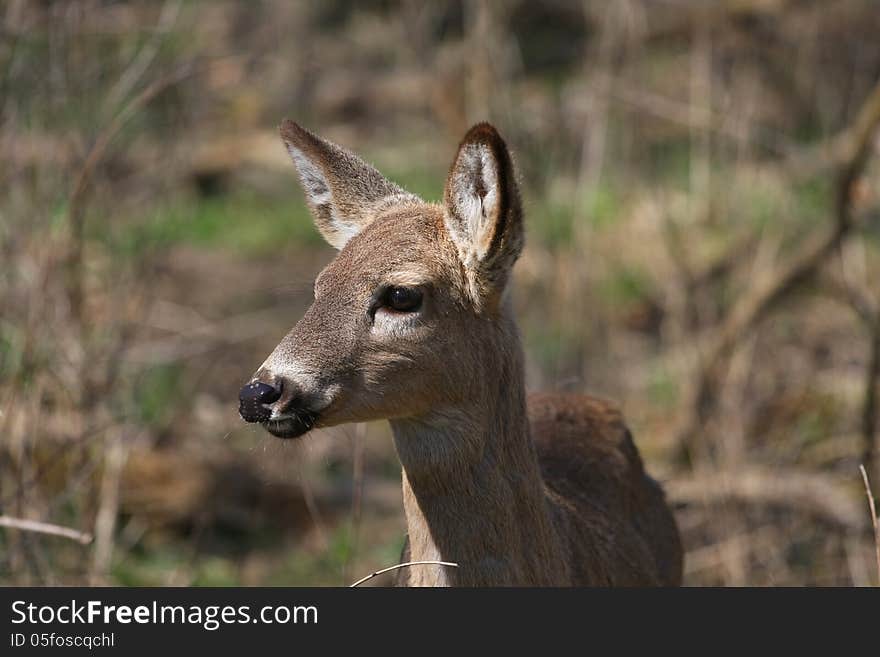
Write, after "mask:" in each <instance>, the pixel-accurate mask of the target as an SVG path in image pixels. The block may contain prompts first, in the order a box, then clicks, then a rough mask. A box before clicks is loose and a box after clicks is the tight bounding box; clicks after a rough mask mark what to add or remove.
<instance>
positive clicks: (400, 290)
mask: <svg viewBox="0 0 880 657" xmlns="http://www.w3.org/2000/svg"><path fill="white" fill-rule="evenodd" d="M383 305H384V306H385V307H386V308H390V309H391V310H394V311H396V312H399V313H411V312H413V311H416V310H418V309H419V307H420V306H421V305H422V293H421V291H419V290H417V289H416V288H413V287H389V288H388V291H387V292H386V293H385V299H384V302H383Z"/></svg>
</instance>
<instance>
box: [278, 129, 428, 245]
mask: <svg viewBox="0 0 880 657" xmlns="http://www.w3.org/2000/svg"><path fill="white" fill-rule="evenodd" d="M280 132H281V139H282V140H283V141H284V144H285V146H287V151H288V152H289V153H290V156H291V158H293V163H294V164H295V165H296V170H297V172H298V173H299V179H300V182H301V183H302V187H303V191H305V194H306V200H307V201H308V204H309V208H310V209H311V211H312V215H313V216H314V219H315V225H316V226H317V227H318V230H319V231H321V234H322V235H323V236H324V239H326V240H327V241H328V242H329V243H330V245H331V246H334V247H336V248H337V249H341V248H343V247H344V246H345V245H346V244H347V243H348V241H349V240H350V239H351V238H352V237H354V236H355V235H357V234H358V233H359V232H361V230H363V229H364V228H365V227H366V226H367V224H369V223H370V221H372V219H373V217H374V216H375V212H376V210H377V209H378V208H379V207H380V206H381V205H382V204H385V203H392V202H402V201H412V200H417V199H416V197H415V196H413V195H412V194H409V193H408V192H406V191H404V190H403V189H401V188H400V187H398V186H397V185H395V184H394V183H393V182H391V181H390V180H388V179H386V178H385V177H384V176H383V175H382V174H381V173H379V172H378V171H377V170H376V169H374V168H373V167H371V166H370V165H369V164H367V163H366V162H364V161H363V160H362V159H360V158H359V157H358V156H357V155H354V154H353V153H350V152H349V151H347V150H345V149H344V148H342V147H341V146H337V145H336V144H334V143H332V142H329V141H327V140H325V139H321V138H320V137H318V136H317V135H314V134H312V133H311V132H309V131H308V130H306V129H305V128H303V127H301V126H300V125H298V124H296V123H294V122H293V121H291V120H290V119H285V120H284V122H283V123H282V124H281V128H280Z"/></svg>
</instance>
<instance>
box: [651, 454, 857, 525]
mask: <svg viewBox="0 0 880 657" xmlns="http://www.w3.org/2000/svg"><path fill="white" fill-rule="evenodd" d="M666 489H667V493H668V495H669V498H670V499H671V500H672V501H673V502H683V503H687V504H707V505H716V504H721V503H723V502H726V501H729V500H735V501H738V502H741V503H744V504H751V505H758V506H767V507H784V508H791V509H797V510H799V511H803V512H805V513H807V514H809V515H812V516H815V517H817V518H821V519H823V520H825V521H826V522H830V523H831V524H833V525H837V526H839V527H842V528H846V529H855V530H859V531H861V530H862V529H863V528H864V525H865V523H864V516H863V514H862V512H861V510H860V509H859V508H858V505H857V504H856V503H855V502H854V501H853V499H852V497H851V495H849V494H848V493H847V492H846V491H845V490H844V489H843V488H842V487H841V486H840V485H838V484H836V483H835V482H834V481H833V480H832V479H830V478H829V477H827V476H826V475H823V474H821V473H819V472H796V471H779V470H765V469H762V468H755V467H750V468H743V469H737V470H732V471H726V472H705V473H701V474H698V475H694V476H691V477H687V478H685V479H679V480H673V481H670V482H667V484H666Z"/></svg>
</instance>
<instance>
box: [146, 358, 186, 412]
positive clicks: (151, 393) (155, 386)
mask: <svg viewBox="0 0 880 657" xmlns="http://www.w3.org/2000/svg"><path fill="white" fill-rule="evenodd" d="M182 377H183V366H182V365H180V364H172V365H159V366H156V367H153V368H151V369H149V370H147V372H146V373H145V374H144V376H143V377H142V378H141V380H140V381H139V382H138V385H137V387H136V388H135V402H136V404H137V412H138V415H139V417H140V420H141V421H142V422H143V423H144V424H146V425H148V426H152V427H158V426H162V425H163V424H164V423H165V422H166V420H167V419H168V415H169V413H173V412H174V410H175V409H177V408H178V406H179V404H178V403H177V402H178V397H179V393H180V390H181V386H182Z"/></svg>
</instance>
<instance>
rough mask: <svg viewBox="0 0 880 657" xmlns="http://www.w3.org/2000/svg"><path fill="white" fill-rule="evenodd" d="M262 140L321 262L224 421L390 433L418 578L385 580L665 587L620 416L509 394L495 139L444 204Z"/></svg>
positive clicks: (512, 239) (319, 155) (510, 362)
mask: <svg viewBox="0 0 880 657" xmlns="http://www.w3.org/2000/svg"><path fill="white" fill-rule="evenodd" d="M280 133H281V139H282V141H283V142H284V145H285V146H286V148H287V151H288V152H289V154H290V156H291V158H292V160H293V164H294V166H295V168H296V170H297V173H298V177H299V181H300V182H301V184H302V188H303V190H304V192H305V198H306V201H307V204H308V206H309V208H310V210H311V214H312V217H313V220H314V223H315V225H316V227H317V229H318V231H319V232H320V233H321V234H322V235H323V237H324V238H325V239H326V241H327V242H329V244H330V245H331V246H333V247H335V248H336V249H337V250H338V253H337V255H336V256H335V258H334V259H333V260H332V261H331V262H330V263H329V264H328V265H327V266H326V268H324V269H323V271H321V272H320V273H319V274H318V276H317V278H316V280H315V284H314V300H313V302H312V304H311V306H310V307H309V308H308V309H307V310H306V312H305V314H304V315H303V317H302V318H301V319H300V320H299V322H298V323H297V324H296V325H295V326H294V327H293V329H292V330H291V331H290V332H289V333H288V334H287V335H286V336H285V337H284V338H283V339H282V340H281V342H280V343H279V344H278V346H277V347H276V348H275V350H274V351H273V352H272V353H271V354H270V355H269V356H268V358H266V360H265V362H263V364H262V365H261V366H260V367H259V369H258V370H257V371H256V372H255V374H254V375H253V377H252V378H251V379H250V381H249V382H248V383H247V384H245V385H244V387H243V388H242V389H241V392H240V394H239V413H240V415H241V418H242V419H243V420H245V421H246V422H250V423H259V424H260V425H262V427H264V428H265V429H266V430H267V431H268V432H269V433H270V434H272V435H274V436H276V437H278V438H282V439H288V440H290V439H294V438H298V437H300V436H303V435H305V434H307V433H308V432H309V431H311V430H312V429H314V428H316V427H331V426H335V425H340V424H344V423H358V422H368V421H375V420H387V421H388V422H389V423H390V426H391V433H392V436H393V443H394V448H395V450H396V453H397V456H398V458H399V460H400V463H401V466H402V489H403V507H404V513H405V516H406V525H407V537H406V541H405V544H404V548H403V555H402V559H403V560H404V561H405V562H416V564H417V565H413V566H412V567H409V568H401V569H398V570H397V573H398V576H397V582H396V583H397V584H398V585H402V586H472V587H484V586H485V587H488V586H553V587H556V586H677V585H680V583H681V578H682V567H683V556H682V547H681V541H680V537H679V532H678V528H677V526H676V522H675V518H674V515H673V513H672V510H671V509H670V507H669V506H668V504H667V502H666V500H665V497H664V493H663V490H662V488H661V486H660V485H659V484H658V483H657V482H656V481H655V480H654V479H652V478H651V477H650V476H649V475H648V474H647V473H646V472H645V468H644V466H643V463H642V460H641V457H640V455H639V451H638V450H637V448H636V446H635V444H634V442H633V439H632V436H631V434H630V431H629V429H628V428H627V425H626V423H625V422H624V419H623V417H622V415H621V412H620V410H619V409H618V408H617V407H616V406H615V405H614V404H613V403H611V402H608V401H604V400H602V399H599V398H596V397H592V396H587V395H581V394H574V393H546V392H545V393H536V394H531V395H527V394H526V390H525V373H524V355H523V348H522V346H521V343H520V338H519V333H518V330H517V326H516V322H515V318H514V313H513V309H512V302H511V297H512V294H511V291H510V287H511V284H510V283H511V273H512V269H513V266H514V263H515V262H516V260H517V258H518V257H519V255H520V253H521V251H522V249H523V245H524V234H525V230H524V218H523V207H522V202H521V198H520V193H519V187H518V184H517V178H516V172H515V170H514V164H513V161H512V157H511V154H510V151H509V150H508V148H507V145H506V144H505V142H504V140H503V139H502V137H501V135H500V134H499V133H498V131H497V130H496V129H495V128H494V127H493V126H492V125H490V124H488V123H479V124H477V125H475V126H474V127H472V128H471V129H470V130H469V131H468V132H467V134H466V135H465V137H464V139H463V140H462V141H461V143H460V144H459V147H458V150H457V152H456V155H455V157H454V159H453V163H452V166H451V168H450V170H449V174H448V176H447V179H446V184H445V189H444V192H443V201H442V203H428V202H425V201H423V200H421V199H420V198H418V197H417V196H415V195H413V194H411V193H409V192H407V191H405V190H404V189H403V188H402V187H400V186H399V185H397V184H395V183H394V182H391V181H390V180H388V179H387V178H385V177H384V176H383V175H382V174H381V173H379V171H377V170H376V169H375V168H374V167H372V166H371V165H369V164H367V163H366V162H365V161H364V160H362V159H361V158H360V157H358V156H357V155H355V154H353V153H352V152H349V151H348V150H346V149H345V148H343V147H341V146H338V145H336V144H334V143H333V142H331V141H329V140H326V139H323V138H321V137H319V136H317V135H315V134H313V133H312V132H310V131H308V130H306V129H305V128H303V127H301V126H300V125H298V124H297V123H295V122H293V121H291V120H289V119H288V120H285V121H284V122H283V123H282V124H281V127H280ZM420 562H445V564H446V565H444V564H443V563H420ZM449 564H452V565H454V566H456V567H451V566H450V565H449Z"/></svg>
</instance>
